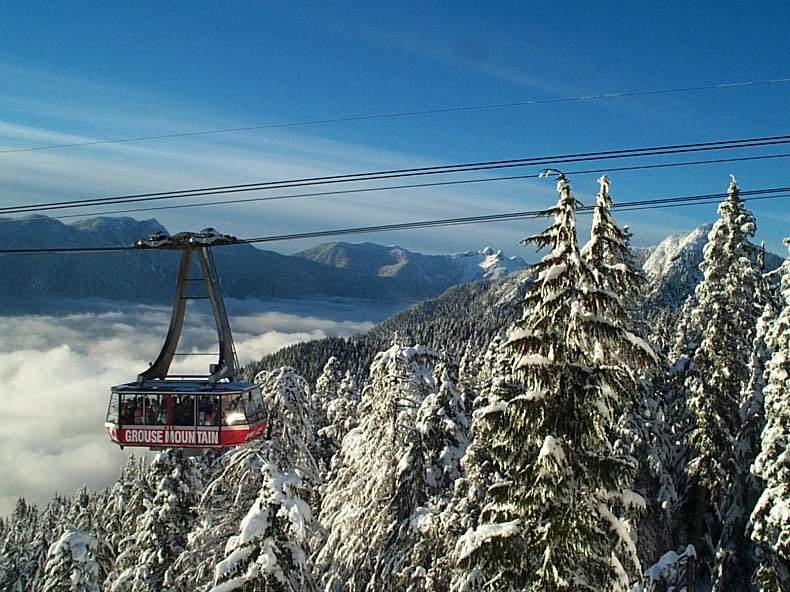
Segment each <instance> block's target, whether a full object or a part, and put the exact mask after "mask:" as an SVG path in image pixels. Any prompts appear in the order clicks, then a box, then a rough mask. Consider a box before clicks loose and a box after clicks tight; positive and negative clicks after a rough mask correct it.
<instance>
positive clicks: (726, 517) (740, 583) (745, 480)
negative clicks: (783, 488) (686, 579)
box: [713, 301, 776, 592]
mask: <svg viewBox="0 0 790 592" xmlns="http://www.w3.org/2000/svg"><path fill="white" fill-rule="evenodd" d="M775 317H776V309H775V308H774V304H773V303H772V302H770V301H769V302H768V303H767V304H766V305H765V307H764V309H763V313H762V315H761V316H760V319H759V321H758V323H757V328H756V332H755V337H754V345H753V347H752V355H751V360H750V363H749V372H750V379H749V382H748V383H747V385H746V387H745V388H744V390H743V393H742V394H741V402H740V413H739V415H740V428H739V430H738V433H737V435H736V440H735V441H736V451H735V458H736V462H737V467H738V473H737V475H736V476H735V477H734V478H733V480H732V482H731V483H730V484H729V486H728V488H727V490H726V491H725V494H724V499H723V503H722V511H721V514H722V532H721V536H720V537H719V541H718V545H717V548H716V555H715V565H714V569H713V590H714V591H715V592H726V591H728V590H746V589H748V588H749V585H750V582H751V580H752V577H753V575H754V571H755V569H756V563H755V556H754V548H753V544H752V542H751V537H750V536H749V535H750V532H749V524H748V522H749V516H750V515H751V513H752V511H753V510H754V507H755V504H756V503H757V500H758V499H759V497H760V495H761V493H762V490H763V483H762V481H761V480H760V479H758V478H757V477H756V476H755V475H754V474H752V472H751V467H752V464H753V463H754V461H755V458H756V457H757V454H758V453H759V451H760V434H761V433H762V431H763V427H764V425H765V412H764V403H763V389H764V387H765V378H764V375H765V367H766V364H767V363H768V360H769V358H770V353H771V348H770V347H769V345H768V343H767V339H766V338H767V333H768V330H769V328H770V326H771V324H772V323H773V321H774V319H775Z"/></svg>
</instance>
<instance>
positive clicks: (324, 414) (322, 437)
mask: <svg viewBox="0 0 790 592" xmlns="http://www.w3.org/2000/svg"><path fill="white" fill-rule="evenodd" d="M342 380H343V375H342V373H341V369H340V362H338V360H337V358H336V357H334V356H330V357H329V359H328V360H327V362H326V364H325V365H324V368H323V370H321V374H320V375H319V376H318V379H317V380H316V383H315V389H314V390H313V393H312V397H311V403H310V404H311V407H312V410H313V414H312V423H313V432H314V433H315V434H316V437H315V439H314V441H313V446H312V453H313V457H314V458H315V459H316V462H317V463H318V466H319V468H320V470H321V473H322V474H323V475H326V473H327V472H328V470H329V464H330V461H331V459H332V455H334V454H335V452H337V448H338V442H337V440H335V439H334V438H333V437H332V435H331V433H330V431H328V430H327V429H326V428H327V427H328V426H329V425H330V419H329V407H330V406H331V405H332V404H333V403H334V402H335V401H336V400H337V399H338V396H339V392H340V388H341V382H342Z"/></svg>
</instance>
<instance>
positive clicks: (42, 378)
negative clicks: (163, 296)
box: [0, 301, 405, 516]
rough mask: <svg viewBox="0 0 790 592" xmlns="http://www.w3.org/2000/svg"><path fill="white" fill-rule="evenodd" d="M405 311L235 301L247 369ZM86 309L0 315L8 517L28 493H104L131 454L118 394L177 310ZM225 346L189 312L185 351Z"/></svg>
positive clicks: (188, 364)
mask: <svg viewBox="0 0 790 592" xmlns="http://www.w3.org/2000/svg"><path fill="white" fill-rule="evenodd" d="M404 306H405V305H400V306H399V305H390V306H387V305H381V304H377V303H364V302H354V301H334V302H310V301H301V302H280V303H267V304H265V305H264V304H262V303H259V302H250V301H247V302H238V301H236V302H234V301H230V302H229V303H228V308H229V312H230V314H231V324H232V327H233V330H234V337H235V340H236V347H237V350H238V354H239V359H240V361H241V362H242V363H245V362H248V361H250V360H253V359H257V358H260V357H261V356H264V355H266V354H269V353H272V352H274V351H276V350H278V349H279V348H281V347H284V346H286V345H290V344H293V343H297V342H300V341H306V340H310V339H320V338H322V337H326V336H330V335H338V336H348V335H353V334H356V333H360V332H363V331H366V330H368V329H370V328H371V327H372V326H373V323H374V321H378V320H381V319H383V318H385V317H387V316H389V315H390V314H392V313H393V312H395V311H396V310H398V309H399V308H403V307H404ZM80 307H81V308H82V309H83V310H78V311H73V310H72V311H71V312H64V313H62V314H48V315H21V316H3V317H0V472H2V479H0V516H3V515H6V514H7V513H8V512H9V511H10V509H11V508H12V507H13V505H14V503H15V501H16V499H17V498H18V497H20V496H24V497H25V498H26V499H27V500H28V501H32V502H35V503H45V502H46V501H47V500H49V499H51V498H52V496H53V495H54V494H55V493H56V492H57V493H61V494H64V495H72V494H73V493H74V492H75V491H76V490H77V489H79V488H80V487H81V486H82V485H83V484H85V485H87V486H88V487H89V488H100V487H104V486H106V485H107V484H108V483H110V482H111V481H112V480H114V479H115V478H117V476H118V474H119V472H120V469H121V467H122V465H123V463H124V462H125V459H126V457H127V456H128V454H129V453H130V452H129V451H128V450H125V451H121V450H120V449H119V448H118V447H117V446H115V445H112V444H111V443H110V442H109V440H108V439H107V436H106V434H105V433H104V414H105V412H106V406H107V397H108V394H109V387H110V386H111V385H114V384H120V383H123V382H129V381H131V380H133V379H134V378H135V376H136V375H137V374H138V373H139V372H140V371H141V370H143V369H145V368H146V367H148V363H149V362H150V361H151V360H153V359H154V358H155V357H156V355H157V354H158V353H159V348H160V347H161V344H162V340H163V338H164V335H165V334H166V332H167V326H168V322H169V315H170V311H169V309H167V308H165V307H158V306H142V305H128V306H119V305H118V304H117V303H116V304H107V303H92V304H91V306H90V308H89V309H88V308H86V306H85V304H84V303H83V304H81V305H80ZM72 308H74V307H72ZM216 347H217V346H216V333H215V332H214V328H213V319H212V317H211V316H210V315H208V314H207V311H197V312H196V313H195V312H193V314H191V315H189V314H188V316H187V322H186V323H185V328H184V334H183V338H182V347H181V348H180V350H181V351H194V352H213V351H216ZM210 360H212V359H211V358H208V357H199V356H196V357H192V358H189V357H188V358H186V361H185V362H181V363H180V364H179V366H178V368H177V369H178V370H182V371H185V372H188V371H190V370H197V371H205V368H203V367H196V366H194V364H200V365H201V366H204V365H206V364H208V363H209V361H210ZM203 373H205V372H203ZM143 452H145V451H144V450H143ZM138 454H140V451H139V450H138Z"/></svg>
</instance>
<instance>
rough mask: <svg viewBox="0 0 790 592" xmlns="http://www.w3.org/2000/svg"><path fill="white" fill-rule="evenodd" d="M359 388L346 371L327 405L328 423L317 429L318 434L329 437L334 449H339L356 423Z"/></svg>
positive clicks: (351, 375)
mask: <svg viewBox="0 0 790 592" xmlns="http://www.w3.org/2000/svg"><path fill="white" fill-rule="evenodd" d="M359 400H360V395H359V388H358V386H357V381H356V379H355V378H354V375H353V374H351V372H348V371H347V372H346V374H345V375H344V376H343V380H342V381H341V382H340V385H339V386H338V389H337V396H336V397H335V398H334V399H333V400H332V401H330V402H329V405H327V410H326V413H327V419H328V420H329V424H328V425H327V426H326V427H325V428H322V429H321V430H319V434H320V435H321V436H322V437H324V438H327V439H329V440H330V441H331V442H332V444H333V446H334V447H335V450H336V451H337V450H339V449H340V444H341V443H342V442H343V438H345V436H346V434H347V433H348V432H349V431H351V429H352V428H354V427H356V425H357V407H359Z"/></svg>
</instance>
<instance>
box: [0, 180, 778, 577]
mask: <svg viewBox="0 0 790 592" xmlns="http://www.w3.org/2000/svg"><path fill="white" fill-rule="evenodd" d="M557 190H558V194H559V198H558V202H557V205H556V206H555V208H554V209H553V210H552V211H551V214H552V216H553V219H552V221H551V224H550V225H549V226H548V227H547V228H546V230H545V231H544V232H543V233H541V234H539V235H537V236H535V237H532V238H531V239H529V241H530V242H532V243H535V244H537V245H538V246H543V247H547V251H548V252H547V254H546V255H545V256H544V257H543V259H542V260H541V261H540V262H539V263H538V264H536V266H534V268H533V269H532V270H531V275H529V276H527V274H517V275H514V276H511V277H509V278H507V279H505V280H502V281H496V282H488V283H479V284H475V285H470V286H462V287H458V288H455V289H453V290H451V291H450V292H448V293H447V294H445V295H443V296H442V297H440V298H437V299H435V300H433V301H429V302H426V303H423V304H422V305H420V306H418V307H415V308H413V309H412V310H410V311H407V312H406V313H403V314H401V315H399V316H398V317H395V318H393V319H391V320H390V321H387V322H386V323H383V324H381V325H380V326H379V327H376V328H375V329H374V330H373V331H372V332H371V333H370V334H367V335H365V336H360V337H358V338H355V339H352V340H348V341H345V340H326V341H321V342H314V343H312V344H306V345H302V346H299V347H298V348H291V349H289V350H287V351H286V352H283V353H281V354H278V355H279V356H281V357H280V358H276V357H275V358H269V359H267V360H264V362H263V363H262V364H260V365H259V366H261V365H262V366H271V367H269V368H268V369H266V368H265V369H263V370H260V371H258V372H257V373H256V374H255V376H254V377H252V380H254V381H255V382H256V383H257V384H259V385H260V386H261V391H262V393H263V395H264V399H265V401H266V408H267V410H268V419H269V428H270V430H269V437H267V438H265V439H263V438H261V439H256V440H253V441H250V442H247V443H245V444H244V445H243V446H239V447H237V448H234V449H232V450H228V451H224V452H208V453H206V454H202V455H198V456H189V457H188V456H186V455H184V454H183V453H182V451H181V450H178V449H175V450H165V451H160V452H158V453H156V454H155V455H154V456H153V458H152V459H151V461H150V462H149V463H146V462H144V461H142V460H139V459H131V460H130V461H129V463H128V464H127V466H126V467H125V468H124V470H123V472H122V474H121V477H120V479H119V480H118V481H117V482H116V483H114V484H112V485H111V486H109V487H108V488H106V489H104V490H101V491H96V492H91V491H87V490H84V489H83V490H82V491H80V492H78V493H77V495H76V496H75V497H73V498H66V497H57V498H56V499H54V500H52V501H51V502H50V503H49V504H47V505H46V506H45V507H43V508H39V507H35V506H31V505H29V504H27V503H26V502H25V501H24V500H23V499H20V500H19V503H18V504H17V506H16V509H15V510H14V512H13V513H12V514H11V516H9V517H8V518H6V519H4V520H2V521H0V540H2V545H0V587H2V589H4V590H14V591H18V590H33V591H35V592H50V591H55V590H79V591H96V590H99V589H103V590H106V591H109V592H138V591H142V590H145V591H153V590H168V591H179V592H182V591H183V592H186V591H189V592H194V591H198V592H231V591H260V592H283V591H285V592H297V591H303V590H306V591H308V592H309V591H315V592H317V591H321V592H373V591H384V592H389V591H393V592H395V591H397V592H401V591H404V592H491V591H497V592H524V591H527V590H530V591H565V590H567V591H576V590H585V591H590V592H667V591H669V590H672V591H675V592H682V591H685V592H690V591H693V590H715V591H722V592H723V591H741V590H756V591H758V592H784V591H786V590H788V589H789V588H790V547H789V546H788V541H790V510H788V508H790V471H788V468H787V457H788V443H790V260H788V261H785V262H784V263H783V264H782V265H781V267H780V268H779V271H778V272H776V271H770V272H769V271H768V270H767V266H766V260H767V257H766V255H765V253H764V252H763V251H762V250H761V249H760V248H758V247H756V246H755V245H753V244H752V243H751V242H750V239H751V238H752V237H753V236H754V233H755V230H756V220H755V218H754V216H753V215H752V214H751V212H749V210H748V209H746V207H745V203H744V201H743V200H742V199H741V198H740V190H739V188H738V186H737V184H736V183H735V180H734V179H733V181H732V183H731V184H730V186H729V190H728V196H727V198H726V199H725V200H724V201H723V202H722V203H721V204H720V206H719V219H718V220H717V221H716V222H715V224H713V225H712V226H711V227H710V228H708V229H705V230H707V232H702V234H704V237H705V238H704V239H702V238H699V236H700V234H701V233H700V232H692V233H691V234H690V235H687V236H686V237H671V238H670V239H669V240H670V242H669V243H668V244H666V245H664V246H663V247H662V248H661V249H657V250H655V251H653V253H651V254H650V256H648V257H646V258H645V259H644V263H643V268H644V270H645V271H646V272H648V273H649V274H650V275H651V277H650V283H649V285H645V280H644V274H642V273H640V272H639V271H640V270H639V269H638V268H637V267H636V265H635V263H634V258H633V257H632V254H631V251H630V249H629V235H628V233H627V232H624V231H623V230H622V229H620V228H619V227H618V226H617V224H616V221H615V220H614V218H613V217H612V215H611V211H610V210H611V205H612V202H611V197H610V195H609V191H610V184H609V181H608V179H607V178H606V177H603V178H601V179H600V190H599V192H598V194H597V196H596V206H595V213H594V216H593V224H592V230H591V234H590V236H589V239H587V238H586V237H584V238H582V237H579V236H578V234H577V229H576V225H575V224H576V217H575V208H576V204H577V201H576V199H575V197H574V195H573V193H572V190H571V186H570V183H569V181H568V179H567V178H566V177H565V176H564V175H562V174H559V176H558V181H557ZM703 242H704V246H702V245H703ZM580 243H581V244H580ZM788 245H789V246H790V242H788ZM701 246H702V248H701V249H700V247H701ZM653 256H655V257H654V258H653V259H652V260H651V257H653ZM648 264H649V265H648ZM692 265H698V266H699V269H700V272H701V273H700V274H699V276H696V275H695V273H694V272H693V271H692V270H691V269H686V266H692ZM677 277H682V278H688V280H687V281H686V282H685V283H684V284H683V285H684V286H686V288H684V290H685V292H684V291H683V290H678V289H677V288H678V286H677V285H676V279H672V278H677ZM695 277H698V278H699V279H698V280H696V281H698V283H697V284H696V287H694V289H693V292H692V287H693V285H694V282H695V279H694V278H695ZM527 278H528V281H527ZM778 280H781V283H779V282H778ZM684 296H685V301H683V302H682V304H681V301H682V300H683V298H684ZM646 299H652V302H654V305H652V306H650V307H646V306H645V305H644V302H645V300H646ZM658 325H669V327H668V328H667V327H665V326H658ZM412 333H413V334H412ZM656 336H657V337H659V338H660V340H661V341H662V342H663V345H659V346H656V345H655V344H654V341H655V338H656ZM376 347H378V348H379V350H378V351H376V352H375V353H373V354H371V353H370V352H371V351H373V350H374V349H375V348H376ZM330 353H337V354H338V356H335V355H330V356H329V357H326V358H325V356H326V355H328V354H330ZM300 354H301V355H300ZM371 355H372V357H371ZM286 356H290V357H286ZM324 358H325V359H324ZM288 359H290V360H293V361H294V363H299V362H301V363H302V365H303V369H302V371H303V372H304V373H305V374H308V375H312V374H314V371H313V368H315V367H317V366H318V365H321V364H323V366H322V368H321V370H320V371H319V372H318V373H317V376H316V377H315V378H314V379H313V378H310V379H309V380H308V379H305V378H304V377H303V376H301V375H300V374H299V373H298V372H297V371H296V370H295V369H294V368H292V367H289V366H280V367H274V366H273V365H274V364H275V362H276V363H280V362H281V361H283V360H288ZM257 369H258V368H257V367H256V368H250V369H249V371H253V370H257Z"/></svg>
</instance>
